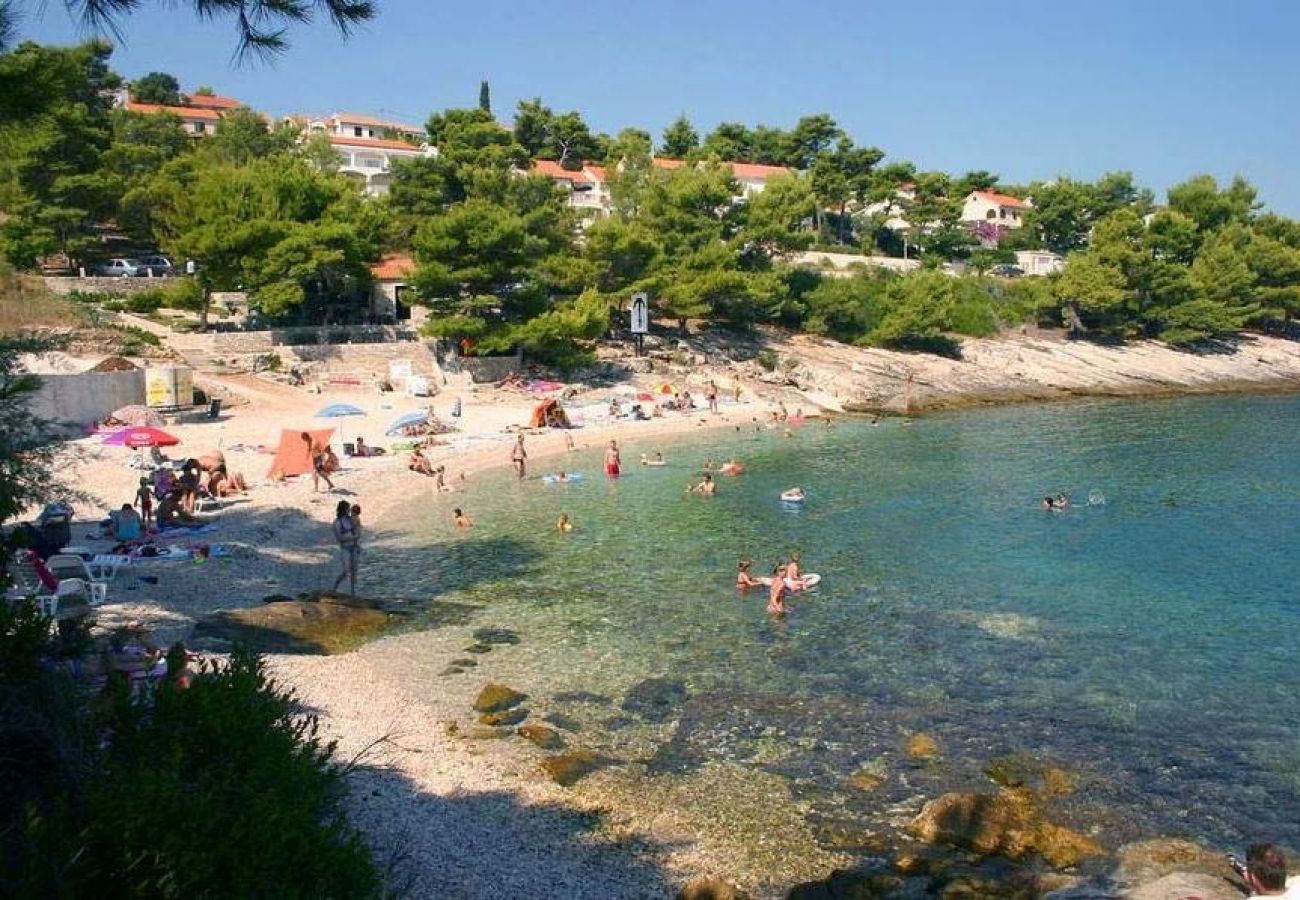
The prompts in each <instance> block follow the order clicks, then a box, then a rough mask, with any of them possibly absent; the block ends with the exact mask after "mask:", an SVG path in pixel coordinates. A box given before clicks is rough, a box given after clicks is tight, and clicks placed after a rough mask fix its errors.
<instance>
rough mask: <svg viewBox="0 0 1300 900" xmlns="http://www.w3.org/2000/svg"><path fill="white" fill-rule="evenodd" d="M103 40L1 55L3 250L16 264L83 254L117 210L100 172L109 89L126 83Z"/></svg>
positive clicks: (0, 206)
mask: <svg viewBox="0 0 1300 900" xmlns="http://www.w3.org/2000/svg"><path fill="white" fill-rule="evenodd" d="M110 52H111V48H110V47H109V46H108V45H107V44H105V43H102V42H94V41H92V42H90V43H86V44H82V45H81V46H79V47H72V48H49V47H41V46H38V45H36V44H30V43H28V44H23V45H21V46H20V47H18V48H16V49H15V50H14V51H12V52H10V53H6V54H3V55H0V95H4V94H5V92H6V91H12V92H13V94H12V95H9V96H4V99H3V100H0V110H3V109H5V108H7V110H6V111H16V112H17V113H18V114H17V115H14V116H13V117H12V118H10V117H7V116H0V123H2V124H0V212H2V213H4V214H5V215H4V216H3V222H2V224H0V250H2V252H3V255H4V257H5V258H7V259H8V260H9V261H10V262H12V263H14V264H15V265H19V266H23V267H29V266H32V265H33V264H34V263H35V261H36V260H37V259H38V258H39V257H43V256H48V255H50V254H53V253H64V254H67V255H68V256H69V257H70V258H71V259H72V260H73V261H74V262H76V261H78V260H80V259H82V258H84V256H85V254H86V252H87V251H88V250H89V249H90V248H91V247H93V245H94V244H95V241H96V235H95V231H94V226H95V224H96V223H97V222H100V221H103V220H104V219H105V218H107V217H108V216H110V215H111V213H112V211H113V208H114V205H115V202H116V198H115V196H114V194H113V183H112V180H111V179H110V178H108V177H106V175H105V174H104V173H103V172H102V171H101V158H102V156H103V154H104V152H105V151H106V150H107V149H108V146H109V144H110V141H111V134H112V130H111V125H110V121H109V101H108V99H107V96H106V92H107V91H108V90H110V89H111V88H114V87H116V86H117V84H118V83H119V81H118V78H117V76H116V75H114V74H113V73H112V72H111V71H110V70H109V69H108V64H107V63H108V56H109V54H110Z"/></svg>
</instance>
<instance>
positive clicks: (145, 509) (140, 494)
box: [135, 478, 153, 531]
mask: <svg viewBox="0 0 1300 900" xmlns="http://www.w3.org/2000/svg"><path fill="white" fill-rule="evenodd" d="M135 502H136V505H137V506H139V507H140V521H141V522H143V523H144V529H145V531H148V530H149V529H150V528H152V527H153V491H152V489H151V487H150V485H149V479H148V478H141V479H140V488H139V489H138V490H137V491H136V492H135Z"/></svg>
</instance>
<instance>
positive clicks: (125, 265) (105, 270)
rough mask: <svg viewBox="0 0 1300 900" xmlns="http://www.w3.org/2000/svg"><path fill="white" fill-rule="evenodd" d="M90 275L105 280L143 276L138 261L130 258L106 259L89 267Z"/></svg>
mask: <svg viewBox="0 0 1300 900" xmlns="http://www.w3.org/2000/svg"><path fill="white" fill-rule="evenodd" d="M90 274H92V275H102V276H104V277H106V278H135V277H136V276H137V275H143V274H144V266H143V265H141V263H140V260H138V259H130V258H118V259H106V260H104V261H103V262H101V263H96V264H95V265H93V266H91V267H90Z"/></svg>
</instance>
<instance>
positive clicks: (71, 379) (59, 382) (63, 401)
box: [29, 369, 144, 432]
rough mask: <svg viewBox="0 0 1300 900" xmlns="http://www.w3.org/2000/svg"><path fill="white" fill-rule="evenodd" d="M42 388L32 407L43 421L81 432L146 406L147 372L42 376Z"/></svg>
mask: <svg viewBox="0 0 1300 900" xmlns="http://www.w3.org/2000/svg"><path fill="white" fill-rule="evenodd" d="M39 377H40V379H41V386H40V388H39V389H38V390H37V391H36V392H35V393H34V394H32V396H31V399H30V401H29V406H30V408H31V410H32V412H33V413H34V414H36V415H37V416H39V417H40V418H42V419H46V420H49V421H52V422H57V423H60V424H66V425H67V426H68V429H69V430H73V431H78V432H80V431H81V430H82V429H83V428H85V426H87V425H90V424H91V423H92V422H97V421H100V420H102V419H103V418H104V417H105V416H107V415H108V414H109V413H111V412H112V411H113V410H115V409H118V408H119V407H122V406H128V405H130V404H132V403H144V370H143V369H135V370H134V371H130V372H81V373H78V374H75V375H41V376H39Z"/></svg>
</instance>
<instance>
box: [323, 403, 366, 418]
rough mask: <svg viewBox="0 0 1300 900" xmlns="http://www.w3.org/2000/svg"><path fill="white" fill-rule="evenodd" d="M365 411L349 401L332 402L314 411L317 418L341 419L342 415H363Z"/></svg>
mask: <svg viewBox="0 0 1300 900" xmlns="http://www.w3.org/2000/svg"><path fill="white" fill-rule="evenodd" d="M365 414H366V411H365V410H364V409H362V408H361V407H359V406H353V405H352V404H351V403H332V404H330V405H329V406H327V407H325V408H324V409H322V410H320V411H319V412H317V413H316V418H318V419H341V418H343V417H344V416H364V415H365Z"/></svg>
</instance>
